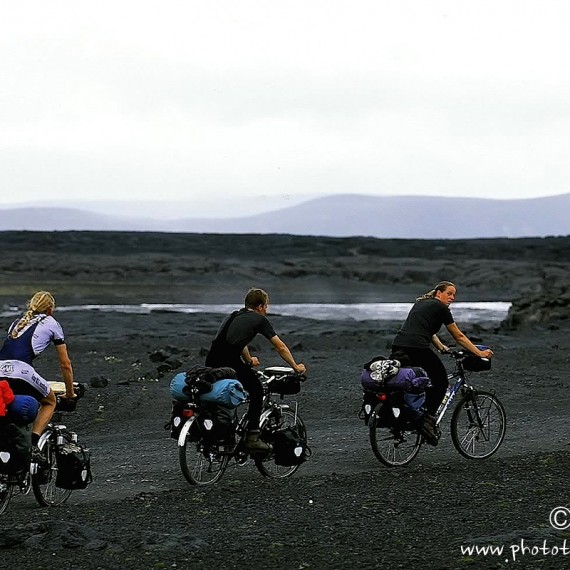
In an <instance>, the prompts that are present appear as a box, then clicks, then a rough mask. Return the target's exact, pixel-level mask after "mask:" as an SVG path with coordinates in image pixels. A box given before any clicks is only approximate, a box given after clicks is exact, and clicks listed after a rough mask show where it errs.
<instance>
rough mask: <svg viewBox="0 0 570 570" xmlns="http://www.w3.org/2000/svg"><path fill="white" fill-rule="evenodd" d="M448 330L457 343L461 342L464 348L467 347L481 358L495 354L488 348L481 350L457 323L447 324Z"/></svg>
mask: <svg viewBox="0 0 570 570" xmlns="http://www.w3.org/2000/svg"><path fill="white" fill-rule="evenodd" d="M447 330H448V331H449V332H450V334H451V336H452V337H453V339H454V340H455V342H456V343H457V344H460V345H461V346H462V347H463V348H466V349H467V350H468V351H469V352H472V353H473V354H474V355H475V356H479V357H480V358H491V357H492V356H493V351H492V350H491V349H490V348H488V349H487V350H479V349H478V348H477V347H476V346H475V345H474V344H473V343H472V342H471V341H470V340H469V339H468V338H467V336H465V335H464V334H463V333H462V332H461V331H460V330H459V327H458V326H457V325H456V324H455V323H451V324H450V325H447Z"/></svg>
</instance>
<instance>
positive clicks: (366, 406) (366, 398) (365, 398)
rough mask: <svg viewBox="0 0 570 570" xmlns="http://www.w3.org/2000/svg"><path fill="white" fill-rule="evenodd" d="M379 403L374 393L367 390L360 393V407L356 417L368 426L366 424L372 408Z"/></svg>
mask: <svg viewBox="0 0 570 570" xmlns="http://www.w3.org/2000/svg"><path fill="white" fill-rule="evenodd" d="M379 403H380V400H379V399H378V394H377V393H376V392H372V391H369V390H363V391H362V405H361V407H360V413H359V414H358V417H359V418H360V419H361V420H364V423H365V424H366V425H368V422H369V421H370V416H371V415H372V412H373V411H374V408H376V406H377V405H378V404H379Z"/></svg>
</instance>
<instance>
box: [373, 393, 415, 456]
mask: <svg viewBox="0 0 570 570" xmlns="http://www.w3.org/2000/svg"><path fill="white" fill-rule="evenodd" d="M383 405H384V404H383V403H380V404H378V405H377V406H376V407H375V408H374V411H373V412H372V414H371V415H370V419H369V420H368V433H369V439H370V447H372V451H373V452H374V455H375V456H376V458H377V459H378V460H379V461H380V463H383V464H384V465H386V466H387V467H401V466H403V465H407V464H408V463H410V462H411V461H412V460H413V459H414V458H415V457H416V455H417V454H418V453H419V451H420V447H421V445H422V442H423V439H422V436H421V434H420V433H419V432H417V431H414V430H409V429H405V426H402V425H401V424H400V425H398V423H397V422H396V423H392V424H391V425H388V426H385V425H380V419H379V418H380V408H381V407H382V406H383Z"/></svg>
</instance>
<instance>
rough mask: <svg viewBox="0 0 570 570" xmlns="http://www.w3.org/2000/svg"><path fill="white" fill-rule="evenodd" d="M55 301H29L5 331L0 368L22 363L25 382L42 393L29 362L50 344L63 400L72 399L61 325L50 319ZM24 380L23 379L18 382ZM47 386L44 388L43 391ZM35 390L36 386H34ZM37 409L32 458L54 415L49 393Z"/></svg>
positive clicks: (40, 296) (41, 294)
mask: <svg viewBox="0 0 570 570" xmlns="http://www.w3.org/2000/svg"><path fill="white" fill-rule="evenodd" d="M54 310H55V299H54V298H53V295H52V294H51V293H49V292H48V291H38V292H37V293H36V294H35V295H34V296H33V297H32V298H31V299H30V300H29V301H28V307H27V310H26V312H25V313H24V314H23V315H22V316H21V317H20V318H19V319H16V320H15V321H14V322H13V323H12V324H11V325H10V327H9V328H8V335H7V337H6V338H5V340H4V344H3V345H2V348H0V364H1V363H2V361H16V367H18V366H19V365H18V364H17V362H20V363H25V364H26V365H27V368H31V369H32V371H31V372H30V376H29V377H26V379H27V380H28V382H30V380H29V378H31V377H32V376H34V377H36V378H37V379H38V380H37V382H39V384H41V386H42V388H43V390H44V391H46V390H47V389H49V384H48V382H47V381H46V380H45V379H44V378H42V377H41V376H40V375H39V374H38V373H37V372H36V371H35V370H34V369H33V367H32V361H33V360H34V359H35V358H37V357H38V356H39V355H40V354H41V353H42V352H43V351H44V350H45V349H46V348H47V347H48V346H49V345H50V344H53V345H54V346H55V349H56V353H57V356H58V358H59V364H60V367H61V374H62V377H63V381H64V382H65V389H66V392H65V397H66V398H75V391H74V389H73V367H72V365H71V360H70V359H69V355H68V353H67V346H66V344H65V337H64V334H63V329H62V327H61V325H60V324H59V323H58V322H57V321H56V320H55V319H54V318H53V316H52V315H53V312H54ZM21 379H22V380H24V378H21ZM46 386H47V388H46ZM36 388H37V386H36ZM42 395H43V396H44V399H42V400H41V402H40V403H41V407H40V410H39V412H38V416H37V418H36V420H35V422H34V424H33V426H32V454H33V455H36V454H37V453H39V452H38V450H37V447H36V446H37V443H38V440H39V438H40V436H41V434H42V432H43V430H44V429H45V427H46V426H47V424H48V423H49V421H50V420H51V418H52V416H53V412H54V411H55V403H56V402H55V396H54V394H53V392H52V391H51V390H50V391H49V392H48V393H45V394H42Z"/></svg>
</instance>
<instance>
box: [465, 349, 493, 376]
mask: <svg viewBox="0 0 570 570" xmlns="http://www.w3.org/2000/svg"><path fill="white" fill-rule="evenodd" d="M475 346H476V347H477V348H478V349H479V350H488V348H489V347H488V346H483V345H482V344H476V345H475ZM463 369H464V370H468V371H469V372H485V371H486V370H491V359H490V358H480V357H479V356H475V355H474V354H469V355H467V356H466V357H465V358H464V359H463Z"/></svg>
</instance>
